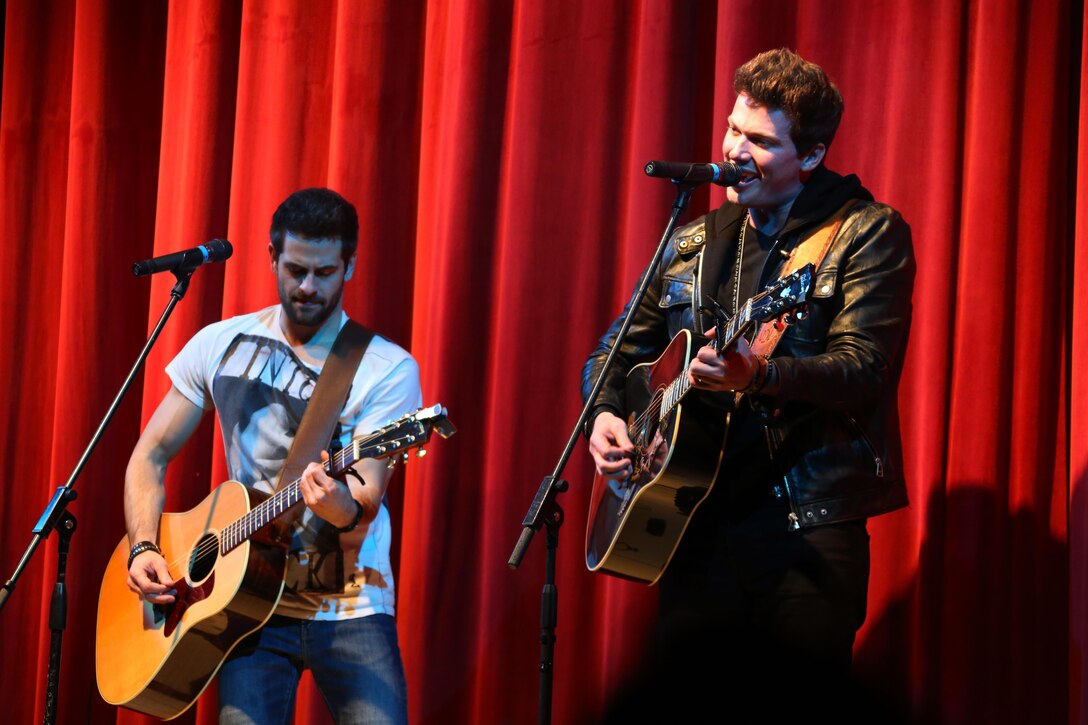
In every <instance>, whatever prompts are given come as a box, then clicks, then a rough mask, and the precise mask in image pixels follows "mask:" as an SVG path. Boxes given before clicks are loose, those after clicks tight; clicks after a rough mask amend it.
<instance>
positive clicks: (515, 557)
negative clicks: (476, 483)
mask: <svg viewBox="0 0 1088 725" xmlns="http://www.w3.org/2000/svg"><path fill="white" fill-rule="evenodd" d="M676 185H677V187H678V191H677V194H676V200H675V201H674V202H673V205H672V209H673V211H672V215H671V217H670V218H669V223H668V225H667V226H666V227H665V233H664V234H663V235H662V236H661V242H660V243H659V244H658V245H657V251H656V252H655V253H654V256H653V259H651V260H650V263H649V264H648V265H647V266H646V270H645V271H644V272H643V273H642V279H641V280H640V281H639V284H638V288H637V289H636V290H635V293H634V295H633V296H632V297H631V302H630V304H629V305H628V310H627V315H626V316H625V317H624V319H623V324H622V325H621V326H620V329H619V332H618V333H617V334H616V339H615V341H614V342H613V343H612V348H611V349H610V350H609V351H608V357H607V358H606V359H605V362H604V366H603V367H602V368H601V372H600V374H599V375H598V376H597V381H596V382H595V383H594V384H593V390H592V391H591V393H590V394H589V397H588V398H587V399H586V404H585V405H584V406H583V407H582V414H581V415H579V416H578V422H577V423H575V424H574V430H573V431H571V435H570V438H569V439H567V445H566V447H565V448H564V449H563V454H562V455H561V456H560V458H559V462H558V463H557V464H556V466H555V469H554V470H553V471H552V474H551V475H550V476H545V477H544V481H543V482H542V483H541V484H540V487H539V488H538V489H537V493H536V496H535V497H534V498H533V503H532V504H531V505H530V506H529V511H528V513H526V514H525V518H524V520H522V522H521V526H522V529H521V536H520V537H519V538H518V541H517V544H516V545H515V546H514V551H513V553H511V554H510V558H509V560H508V561H507V566H509V567H510V568H511V569H517V568H518V565H519V564H520V563H521V559H522V557H523V556H524V555H525V550H526V548H527V547H528V546H529V541H530V540H532V538H533V534H534V533H535V532H536V531H537V530H538V529H540V527H541V525H543V526H545V527H547V546H546V547H545V548H546V557H545V566H544V589H543V592H542V594H541V606H540V629H541V632H540V682H539V687H540V693H539V695H540V701H539V703H538V708H539V709H538V711H537V722H538V723H539V724H540V725H546V724H547V723H549V722H550V721H551V699H552V698H551V689H552V663H553V653H554V648H555V624H556V615H557V612H558V606H557V605H558V601H559V596H558V591H557V590H556V588H555V550H556V548H557V547H558V546H559V527H560V526H561V525H562V523H563V509H562V508H560V506H559V504H558V503H557V502H556V500H555V499H556V494H558V493H562V492H563V491H566V490H567V487H568V486H567V482H566V481H564V480H562V479H561V478H560V477H559V476H560V474H561V473H562V472H563V468H564V467H565V466H566V464H567V460H568V459H570V455H571V453H572V452H573V451H574V446H575V444H576V443H577V441H578V438H579V437H580V436H581V434H582V429H583V427H584V426H585V423H586V420H588V418H589V414H590V412H591V411H592V410H593V407H594V405H595V404H596V402H597V396H598V395H599V394H600V392H601V387H603V385H604V379H605V376H606V375H607V373H608V371H609V369H610V368H611V367H612V364H613V360H614V359H615V357H616V351H617V350H619V347H620V344H622V342H623V340H624V338H625V337H626V336H627V330H628V328H630V327H631V321H632V320H633V319H634V316H635V311H636V310H638V306H639V304H640V303H641V302H642V298H643V297H645V296H646V290H647V289H648V288H649V286H650V279H651V278H652V277H653V274H654V270H656V269H657V266H658V264H659V263H660V262H661V257H662V256H663V255H664V254H665V248H666V247H667V246H668V242H669V237H671V236H672V231H673V228H674V227H675V226H676V221H677V219H679V218H680V213H681V212H682V211H683V210H684V207H686V206H687V203H688V200H689V199H690V198H691V190H692V189H693V188H694V187H695V184H686V183H682V182H676Z"/></svg>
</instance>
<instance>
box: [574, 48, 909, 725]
mask: <svg viewBox="0 0 1088 725" xmlns="http://www.w3.org/2000/svg"><path fill="white" fill-rule="evenodd" d="M734 90H735V91H736V93H737V97H736V102H735V104H734V106H733V109H732V112H731V113H730V115H729V118H728V128H727V130H726V133H725V138H724V140H723V141H722V154H723V156H724V158H725V160H726V161H727V162H732V163H734V164H736V165H737V166H738V167H739V168H740V171H741V172H742V173H741V179H740V181H739V182H738V183H736V184H735V185H733V186H731V187H729V188H728V191H727V193H726V197H727V201H726V202H725V203H724V204H722V206H721V207H720V208H718V209H715V210H714V211H712V212H710V213H709V214H707V215H705V216H703V217H700V218H698V219H697V220H695V221H694V222H692V223H690V224H688V225H686V226H684V227H682V228H680V229H678V230H677V231H676V232H675V234H674V235H673V236H672V237H671V239H670V240H669V244H668V248H667V250H666V251H665V254H664V257H663V258H662V261H661V263H660V265H659V266H658V268H657V270H656V272H655V276H654V277H653V279H652V281H651V284H650V286H649V289H648V291H647V294H646V295H645V297H644V299H643V300H642V302H641V304H640V306H639V308H638V310H637V311H636V313H635V316H634V318H633V320H632V324H631V326H630V328H629V332H628V335H627V336H626V338H625V339H624V340H623V342H622V344H621V346H620V348H619V350H618V352H617V355H616V358H615V362H616V365H615V366H614V368H613V369H611V370H610V371H609V375H608V377H607V378H606V380H605V381H604V384H603V387H602V389H601V392H600V395H599V396H598V398H597V401H596V404H595V406H594V408H593V417H592V418H591V419H590V420H591V423H589V424H588V425H587V429H589V431H590V434H589V450H590V453H591V455H592V457H593V461H594V463H595V465H596V468H597V475H598V479H601V478H603V479H606V480H607V481H609V482H610V485H611V487H612V488H613V489H614V490H616V491H620V490H623V489H624V487H628V488H630V487H632V486H634V485H637V484H638V482H639V481H638V475H639V474H640V472H641V473H644V472H645V470H646V469H647V468H650V469H651V473H654V472H655V471H654V470H652V469H653V466H652V465H648V464H646V461H648V460H653V456H649V457H648V456H647V455H646V451H644V450H638V448H637V447H636V445H635V444H634V443H633V442H632V437H636V438H637V436H633V431H634V430H635V428H634V427H630V428H629V424H628V420H625V418H627V416H629V415H630V416H632V417H633V418H634V417H637V415H638V414H639V412H640V411H639V410H630V409H629V406H628V403H629V402H630V399H631V396H630V395H628V394H627V392H626V390H627V386H628V385H629V383H630V381H629V380H627V379H626V378H627V376H628V374H629V372H630V371H632V368H633V367H635V366H636V365H639V364H644V363H646V362H647V361H653V360H654V359H655V357H657V356H659V355H661V353H662V351H663V350H665V348H666V346H668V345H669V344H670V341H672V340H673V338H674V337H676V336H677V335H678V334H681V333H682V331H683V330H688V331H691V332H692V333H694V334H695V335H696V340H699V341H700V342H699V343H698V347H699V349H698V352H697V353H696V355H695V357H694V359H693V360H692V361H691V362H690V365H689V366H688V368H687V370H686V378H685V380H684V382H685V386H688V385H690V386H691V387H693V388H695V390H692V391H691V392H692V395H691V396H690V398H691V405H690V406H689V407H688V409H687V410H686V411H685V412H684V413H683V415H688V416H693V415H694V416H696V421H697V422H696V424H695V428H696V429H698V430H715V431H719V432H720V433H722V434H725V438H724V440H725V443H724V449H721V448H719V451H720V453H721V456H720V461H719V457H718V456H717V455H708V456H705V457H706V459H707V460H706V461H705V464H706V476H707V479H708V482H709V481H713V485H712V486H710V487H709V492H707V493H706V495H705V499H703V500H702V501H701V502H700V503H699V504H698V506H697V507H694V511H693V512H692V513H691V514H690V520H689V521H688V524H687V529H686V530H685V531H684V532H683V536H682V537H681V538H680V539H679V543H678V544H677V546H676V548H675V551H674V552H673V554H672V557H671V560H669V562H668V566H667V568H666V569H665V570H664V572H663V573H661V574H660V577H659V579H657V580H656V581H657V583H658V585H659V615H658V629H657V634H658V635H659V637H658V639H657V642H658V643H659V649H658V650H657V651H656V652H655V653H654V654H653V656H652V659H653V661H654V669H653V675H652V676H654V677H657V678H660V679H657V680H649V679H648V680H644V681H641V682H642V685H643V687H644V688H646V687H652V688H654V689H655V690H659V691H665V690H668V689H669V685H670V684H671V685H675V686H677V688H678V689H679V690H681V691H683V692H684V693H685V694H684V697H683V698H682V699H684V700H685V701H688V702H690V701H691V700H689V699H688V698H689V695H691V696H693V697H695V698H698V699H697V702H698V703H699V704H698V706H697V708H703V707H705V706H706V705H707V704H711V705H722V706H723V707H724V706H726V705H737V704H739V703H745V702H747V703H748V704H749V705H752V706H754V707H765V708H766V713H771V712H774V711H775V710H776V709H779V708H786V709H788V710H789V711H791V712H794V709H793V708H796V711H795V712H797V713H801V714H806V715H807V714H809V713H811V712H812V709H813V708H828V707H832V708H833V707H836V706H842V702H841V701H839V700H837V699H836V697H835V694H834V693H832V692H827V691H826V688H825V686H829V685H836V684H844V683H847V682H849V679H848V676H849V671H850V665H851V659H852V648H853V644H854V637H855V633H856V632H857V630H858V628H859V627H860V626H861V624H862V622H863V621H864V619H865V611H866V596H867V589H868V577H869V535H868V532H867V530H866V519H867V518H868V517H871V516H876V515H878V514H883V513H885V512H889V511H892V510H895V509H899V508H901V507H904V506H906V505H907V492H906V486H905V483H904V479H903V466H902V452H901V442H900V432H899V416H898V403H897V389H898V383H899V378H900V371H901V369H902V364H903V358H904V350H905V348H906V344H907V337H908V330H909V327H910V318H911V295H912V291H913V284H914V274H915V263H914V258H913V251H912V241H911V234H910V229H909V227H908V226H907V224H906V223H905V222H904V221H903V219H902V218H901V217H900V215H899V214H898V213H897V212H896V211H895V210H894V209H892V208H891V207H889V206H887V205H885V204H881V203H878V202H875V201H874V200H873V197H872V196H871V194H870V193H869V192H868V191H867V190H866V189H865V188H864V187H862V185H861V183H860V181H859V180H858V178H857V177H856V176H852V175H851V176H845V177H844V176H840V175H838V174H836V173H834V172H832V171H830V170H828V169H827V168H826V167H825V165H824V163H823V162H824V160H825V155H826V154H827V150H828V147H829V146H830V144H831V141H832V139H833V137H834V135H835V131H836V130H837V128H838V125H839V120H840V117H841V114H842V110H843V102H842V97H841V95H840V93H839V91H838V89H837V88H836V87H835V86H834V85H833V84H832V83H831V82H830V80H829V79H828V77H827V76H826V74H825V73H824V71H823V70H822V69H821V68H820V67H819V66H817V65H815V64H813V63H810V62H807V61H805V60H803V59H802V58H801V57H800V56H798V55H797V54H796V53H794V52H792V51H789V50H786V49H779V50H772V51H768V52H765V53H761V54H760V55H758V56H756V57H755V58H753V59H752V60H750V61H748V62H747V63H745V64H744V65H743V66H741V67H740V68H739V69H738V70H737V72H736V75H735V78H734ZM836 225H839V226H837V227H836ZM821 230H823V231H824V232H825V233H824V234H823V235H821ZM809 239H813V240H819V239H823V240H826V241H827V243H828V246H827V247H826V248H824V247H819V243H818V244H817V247H819V248H814V247H813V246H812V245H811V244H810V245H808V246H807V247H805V246H804V245H805V244H806V240H809ZM805 256H808V257H810V258H814V261H815V270H816V271H815V277H814V281H813V284H812V286H811V290H810V293H809V294H808V297H807V309H806V310H804V311H805V313H806V314H805V315H804V316H799V317H798V319H796V320H794V321H792V324H789V325H787V326H786V327H785V329H784V331H783V332H781V333H780V334H781V336H780V338H778V337H773V338H772V339H773V340H774V341H775V344H773V345H772V346H771V349H768V348H767V347H766V346H764V347H762V348H761V347H760V346H759V338H758V337H757V336H755V335H752V336H750V337H749V338H745V337H744V336H741V337H739V339H737V340H736V342H735V344H733V345H731V346H729V347H728V348H727V349H725V350H722V351H721V352H720V353H719V351H718V350H717V349H716V347H715V345H714V344H705V343H706V342H707V338H711V340H710V342H711V343H713V342H715V340H713V339H712V338H713V335H714V320H715V317H714V315H713V314H707V312H708V311H711V312H713V311H714V310H720V312H718V313H717V314H718V315H719V316H721V315H723V314H724V315H725V316H728V317H734V316H736V315H738V314H744V312H745V307H746V306H745V304H744V303H745V301H746V300H749V299H750V298H754V297H755V296H756V295H757V294H758V293H759V292H760V290H763V289H764V288H765V287H767V286H768V285H770V284H772V283H774V282H775V280H776V279H778V278H779V277H780V276H782V273H783V270H784V269H786V267H787V265H789V264H790V263H791V262H792V261H798V260H800V259H803V258H804V257H805ZM693 280H696V281H694V282H693ZM695 287H697V289H695ZM715 302H716V304H715ZM626 313H627V310H624V315H626ZM623 319H624V318H623V316H620V317H619V318H618V319H617V320H616V321H615V322H614V323H613V324H612V326H611V327H610V329H609V330H608V331H607V333H606V334H605V335H604V337H603V338H602V339H601V340H600V342H599V344H598V345H597V347H596V349H595V350H594V351H593V353H592V354H591V356H590V357H589V359H588V361H587V363H586V365H585V368H584V370H583V375H582V391H583V397H584V398H588V396H589V394H590V393H591V392H592V389H593V385H594V383H595V382H596V381H597V378H598V376H599V373H600V371H601V369H602V367H603V363H604V361H605V359H606V357H607V354H608V352H609V350H610V348H611V346H612V344H613V341H614V340H615V337H616V335H617V333H618V330H619V328H620V326H621V322H622V320H623ZM758 329H759V332H760V336H761V335H762V332H763V329H762V328H758ZM771 329H773V328H771ZM704 331H708V332H707V333H705V334H706V337H703V336H702V334H704ZM684 362H686V360H685V361H684ZM686 389H687V388H686V387H685V390H686ZM654 402H655V403H657V402H658V401H657V400H656V399H655V401H654ZM641 420H642V419H639V421H637V423H638V422H641ZM689 425H690V423H689ZM664 437H665V438H667V436H664ZM660 438H661V436H659V439H660ZM717 440H718V441H721V437H720V436H719V437H718V438H717ZM659 442H660V441H659ZM684 444H685V441H684V440H682V439H681V440H677V441H676V442H675V448H674V452H675V455H674V456H673V459H674V461H675V459H676V457H677V456H678V455H679V449H680V448H681V447H682V446H683V445H684ZM662 445H668V441H667V440H666V441H665V443H664V444H662ZM657 455H658V456H659V457H660V451H659V452H658V454H657ZM659 463H660V461H659V462H658V464H659ZM685 475H688V474H685ZM632 476H633V481H632ZM681 483H683V482H681ZM689 489H690V487H688V486H686V485H681V486H679V487H678V488H677V493H676V495H675V498H674V499H669V502H670V506H675V507H676V508H677V509H685V508H691V507H692V501H691V500H690V499H689V498H685V494H684V491H685V490H689ZM651 522H656V523H651V524H647V525H646V526H645V528H646V529H647V530H649V533H650V534H651V535H653V536H662V535H664V534H665V533H667V531H666V528H667V525H666V523H665V522H666V518H665V517H664V516H662V517H659V518H657V519H651ZM623 555H624V556H629V557H632V558H633V557H635V556H636V554H635V553H633V552H630V551H625V552H624V553H623ZM808 687H810V688H812V689H807V690H806V689H805V688H808ZM644 691H645V689H644ZM773 692H778V693H781V695H782V697H785V698H788V700H787V701H777V700H775V699H774V698H771V699H767V696H768V695H769V694H770V693H773ZM755 693H758V695H756V694H755ZM817 693H819V694H818V696H815V697H813V698H808V697H804V696H803V695H816V694H817ZM757 702H758V704H756V703H757ZM644 706H647V698H646V697H641V698H639V699H638V705H637V707H638V708H642V707H644ZM677 706H678V703H677V700H676V698H672V699H669V700H668V701H667V702H661V703H660V707H661V708H662V710H661V713H663V714H666V713H667V714H671V715H673V716H677V715H678V712H677V710H676V709H675V708H676V707H677ZM649 707H653V704H650V705H649ZM751 711H752V708H751V707H749V712H751ZM647 712H648V711H647V710H643V709H639V710H638V711H637V712H635V711H634V710H632V711H631V712H628V711H623V713H624V714H637V715H639V716H640V717H646V716H647ZM614 714H616V715H617V718H616V719H617V721H621V720H622V717H621V713H620V712H619V711H617V712H616V713H614ZM781 714H784V713H781Z"/></svg>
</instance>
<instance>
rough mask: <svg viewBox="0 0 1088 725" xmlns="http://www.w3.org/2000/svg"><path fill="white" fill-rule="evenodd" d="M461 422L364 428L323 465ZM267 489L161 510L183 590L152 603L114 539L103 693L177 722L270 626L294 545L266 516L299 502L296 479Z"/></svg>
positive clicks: (430, 414) (429, 415) (393, 452)
mask: <svg viewBox="0 0 1088 725" xmlns="http://www.w3.org/2000/svg"><path fill="white" fill-rule="evenodd" d="M456 430H457V429H456V428H455V427H454V426H453V424H452V423H450V421H449V420H448V418H447V417H446V410H445V408H443V407H442V406H441V405H434V406H431V407H429V408H420V409H419V410H417V411H415V412H414V413H409V414H408V415H405V416H403V417H401V418H399V419H398V420H396V421H394V422H392V423H390V424H389V425H387V426H385V427H384V428H381V429H379V430H377V431H374V432H373V433H370V434H367V435H364V436H359V437H358V438H356V439H354V440H353V441H352V442H351V443H350V444H349V445H347V446H345V447H344V448H342V449H341V450H339V451H337V452H336V453H335V454H333V455H332V456H331V457H330V459H329V461H328V462H326V464H325V470H326V471H328V472H329V475H331V476H339V475H341V474H342V473H344V472H345V471H346V470H347V469H348V468H350V467H351V466H353V465H354V464H355V463H357V462H358V461H360V460H362V459H364V458H387V459H390V465H391V466H392V465H395V464H396V461H397V458H395V457H399V458H401V459H403V460H407V458H408V453H407V451H409V450H411V449H418V450H417V451H416V455H419V456H422V455H423V454H424V453H425V451H424V449H423V448H422V446H423V445H424V444H426V443H427V442H428V441H429V440H430V438H431V435H432V433H435V432H437V433H438V434H439V435H440V436H442V437H443V438H449V437H450V436H451V435H453V434H454V433H455V432H456ZM300 480H301V479H296V480H295V481H294V482H292V483H291V484H289V485H287V486H282V487H281V488H280V489H279V490H278V491H277V492H276V493H274V494H267V493H263V492H261V491H257V490H255V489H252V488H248V487H247V486H245V485H243V484H241V483H239V482H238V481H226V482H224V483H222V484H220V485H219V486H217V487H216V488H215V490H214V491H212V492H211V493H210V494H209V495H208V497H207V498H205V499H204V500H203V501H202V502H201V503H200V504H199V505H197V506H196V507H195V508H193V509H191V510H190V511H187V512H184V513H166V514H163V516H162V519H161V520H160V524H159V547H160V548H161V549H162V555H163V557H165V559H166V561H167V563H168V565H169V567H170V575H171V576H172V577H173V578H174V579H175V581H176V583H175V588H176V590H177V596H176V597H175V599H174V602H173V603H171V604H167V605H157V604H150V603H148V602H146V601H144V600H142V599H140V598H139V597H138V596H136V595H135V594H134V593H133V592H132V591H131V590H129V588H128V586H127V585H126V583H125V582H126V579H127V577H128V566H127V564H128V552H129V546H130V545H129V541H128V537H127V536H126V537H124V538H122V539H121V541H120V542H118V544H117V548H115V549H114V551H113V554H112V555H111V556H110V560H109V563H108V564H107V565H106V571H105V574H104V575H103V577H102V587H101V590H100V593H99V598H98V626H97V632H96V641H95V672H96V675H97V678H98V690H99V692H100V693H101V695H102V698H103V699H104V700H105V701H106V702H108V703H110V704H112V705H120V706H122V707H126V708H129V709H132V710H136V711H138V712H142V713H145V714H147V715H153V716H155V717H158V718H161V719H164V720H170V719H172V718H175V717H177V716H178V715H180V714H181V713H183V712H185V710H187V709H188V708H189V707H190V706H191V705H192V704H193V702H195V701H196V699H197V697H198V696H199V695H200V693H201V692H203V691H204V689H205V688H206V687H207V686H208V684H209V683H210V682H211V680H212V678H213V677H214V676H215V674H216V673H217V672H218V671H219V667H220V665H222V663H223V661H224V660H225V659H226V657H227V655H228V654H229V653H230V651H231V650H232V649H233V648H234V646H235V645H236V644H237V643H238V642H239V641H240V640H241V639H242V638H243V637H245V636H246V635H247V634H249V633H250V632H253V631H255V630H256V629H258V628H259V627H260V626H261V625H263V624H264V623H265V622H266V621H267V620H268V618H269V617H270V616H271V615H272V612H273V610H274V609H275V608H276V604H277V602H278V601H279V599H280V596H281V595H282V593H283V588H284V575H285V573H286V568H287V549H286V546H285V545H284V544H282V543H278V542H276V541H275V540H274V539H273V537H272V532H271V531H270V528H271V527H269V526H268V524H270V523H271V522H272V521H274V520H275V519H276V518H277V517H279V516H280V515H281V514H283V513H285V512H286V511H287V510H288V509H290V508H291V507H293V506H294V505H295V504H297V503H299V502H300V501H301V500H302V492H301V488H300V486H299V481H300Z"/></svg>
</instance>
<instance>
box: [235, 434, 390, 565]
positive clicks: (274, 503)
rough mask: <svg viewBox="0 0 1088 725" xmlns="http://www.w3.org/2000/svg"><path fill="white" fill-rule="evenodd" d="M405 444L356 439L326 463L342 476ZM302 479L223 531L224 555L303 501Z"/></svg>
mask: <svg viewBox="0 0 1088 725" xmlns="http://www.w3.org/2000/svg"><path fill="white" fill-rule="evenodd" d="M401 447H402V446H401V445H399V444H397V443H389V444H382V445H369V446H368V445H364V441H363V440H361V439H360V440H355V441H352V443H351V444H350V445H348V446H346V447H344V448H341V449H340V450H339V451H337V452H336V453H334V454H333V455H332V457H331V458H330V459H329V460H328V461H327V462H326V463H325V466H324V468H325V472H326V473H327V474H329V475H330V476H333V477H335V476H339V475H340V474H342V473H343V472H344V471H346V470H347V469H349V468H351V467H352V466H354V465H355V464H356V463H357V462H359V461H360V460H362V459H363V458H378V457H382V456H383V455H387V454H388V453H389V452H391V451H396V450H398V449H399V448H401ZM301 482H302V478H301V477H299V478H296V479H295V480H294V481H292V482H291V483H289V484H287V485H286V486H282V487H280V488H279V490H277V491H276V492H275V493H274V494H272V496H270V497H269V498H267V499H265V500H264V501H262V502H261V503H259V504H257V505H256V506H254V507H253V508H252V509H251V510H250V511H249V512H248V513H246V514H245V515H244V516H242V517H241V518H239V519H237V520H236V521H234V522H233V523H231V524H228V525H227V527H226V528H225V529H224V530H223V534H222V536H221V537H220V544H219V548H220V552H219V553H220V555H223V554H226V553H228V552H229V551H231V550H233V549H235V548H237V547H238V546H241V545H242V544H244V543H245V542H246V541H247V540H248V539H249V538H250V537H251V536H253V534H255V533H257V532H258V531H259V530H260V529H262V528H264V527H265V526H267V525H268V524H270V523H272V522H273V521H274V520H276V519H277V518H279V517H280V516H282V515H283V514H284V513H286V512H287V510H288V509H290V508H291V507H292V506H294V505H295V504H297V503H298V502H299V501H301V500H302V487H301V485H300V484H301Z"/></svg>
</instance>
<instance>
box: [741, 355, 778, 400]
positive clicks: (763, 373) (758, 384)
mask: <svg viewBox="0 0 1088 725" xmlns="http://www.w3.org/2000/svg"><path fill="white" fill-rule="evenodd" d="M756 360H758V361H759V366H758V367H757V368H756V371H755V373H753V374H752V381H751V382H750V383H748V385H747V387H745V388H744V389H743V390H738V391H737V392H739V393H758V392H759V391H760V390H762V389H763V386H764V385H766V384H767V369H768V368H769V367H770V365H769V363H768V362H767V358H765V357H763V356H762V355H757V356H756Z"/></svg>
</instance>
